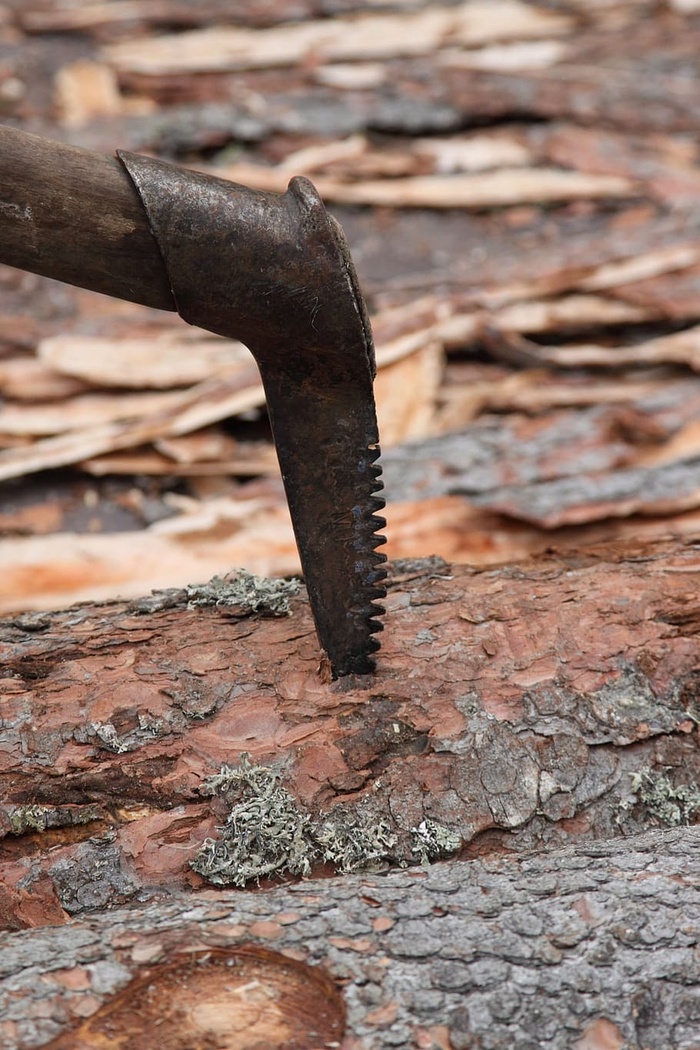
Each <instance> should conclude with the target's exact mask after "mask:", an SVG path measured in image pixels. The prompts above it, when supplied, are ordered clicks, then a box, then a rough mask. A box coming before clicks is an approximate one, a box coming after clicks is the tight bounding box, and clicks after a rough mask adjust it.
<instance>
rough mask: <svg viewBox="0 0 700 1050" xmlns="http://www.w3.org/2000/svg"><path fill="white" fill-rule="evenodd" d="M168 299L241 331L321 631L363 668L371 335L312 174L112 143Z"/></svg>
mask: <svg viewBox="0 0 700 1050" xmlns="http://www.w3.org/2000/svg"><path fill="white" fill-rule="evenodd" d="M118 156H119V159H120V160H121V162H122V164H123V165H124V167H125V168H126V170H127V172H128V173H129V176H130V177H131V179H132V180H133V183H134V186H135V187H136V189H137V191H138V194H139V196H140V198H141V201H142V202H143V206H144V208H145V211H146V214H147V216H148V220H149V224H150V228H151V231H152V233H153V236H154V237H155V239H156V241H157V244H158V247H159V249H160V252H161V254H162V257H163V261H164V264H165V269H166V271H167V275H168V279H169V281H170V285H171V288H172V293H173V297H174V300H175V304H176V307H177V310H178V312H179V314H180V315H181V317H183V318H184V319H185V320H186V321H188V322H189V323H190V324H194V325H198V326H199V327H201V328H205V329H207V330H209V331H211V332H215V333H217V334H219V335H222V336H226V337H228V338H235V339H239V340H241V342H243V343H245V344H246V346H248V347H249V349H250V350H251V352H252V353H253V355H254V357H255V359H256V361H257V363H258V366H259V368H260V372H261V375H262V380H263V384H264V387H265V393H266V397H267V403H268V409H269V414H270V421H271V425H272V432H273V437H274V440H275V446H276V448H277V455H278V458H279V461H280V467H281V470H282V477H283V479H284V485H285V491H286V494H287V499H288V502H289V508H290V513H291V517H292V523H293V526H294V532H295V536H296V540H297V546H298V548H299V555H300V559H301V564H302V569H303V572H304V577H305V580H306V585H307V589H308V592H309V600H310V603H311V609H312V612H313V616H314V621H315V624H316V630H317V633H318V637H319V641H320V644H321V646H322V648H323V650H324V652H325V653H326V655H327V657H328V660H329V661H330V665H331V670H332V674H333V676H334V677H339V676H342V675H346V674H367V673H369V672H371V671H372V670H373V669H374V659H373V653H375V652H376V651H377V650H378V649H379V642H378V641H377V639H375V638H374V637H373V635H374V634H375V633H376V632H377V631H380V630H381V629H382V624H381V622H380V621H379V620H378V619H377V617H378V616H379V615H381V614H382V613H383V612H384V610H383V608H382V606H381V605H379V604H378V602H379V601H380V600H381V599H382V598H383V597H385V595H386V591H385V588H384V586H383V583H384V580H385V578H386V569H385V567H384V564H383V563H384V562H385V560H386V558H385V555H384V554H382V553H381V552H379V551H378V550H377V547H379V546H381V544H383V543H384V542H385V541H384V537H383V536H381V535H378V530H379V529H381V528H383V527H384V525H385V521H384V519H383V518H381V517H380V516H379V515H378V511H380V510H381V509H382V507H383V506H384V500H383V498H382V497H381V496H379V495H378V493H379V491H380V490H381V489H382V487H383V486H382V482H381V480H380V474H381V468H380V467H379V464H378V462H377V461H378V459H379V434H378V430H377V419H376V413H375V405H374V394H373V386H372V384H373V379H374V374H375V361H374V346H373V342H372V333H371V328H370V324H369V319H368V317H367V313H366V310H365V305H364V301H363V298H362V294H361V292H360V289H359V285H358V281H357V276H356V274H355V269H354V266H353V263H352V260H351V258H350V253H349V250H348V247H347V244H346V241H345V237H344V235H343V232H342V230H341V228H340V226H339V225H338V223H337V222H336V221H335V220H334V219H333V218H332V217H331V216H330V215H329V214H328V213H327V211H326V209H325V207H324V206H323V203H322V201H321V199H320V197H319V196H318V193H317V192H316V190H315V188H314V186H313V185H312V184H311V183H310V182H309V181H308V180H307V179H304V178H295V179H292V181H291V182H290V184H289V188H288V190H287V192H286V193H284V194H282V195H275V194H269V193H261V192H258V191H255V190H251V189H249V188H248V187H245V186H240V185H237V184H236V183H231V182H227V181H224V180H223V179H217V178H214V177H211V176H208V175H203V174H200V173H198V172H193V171H189V170H184V169H181V168H178V167H175V166H174V165H171V164H167V163H165V162H163V161H158V160H153V159H151V158H149V157H144V156H140V155H137V154H132V153H125V152H119V153H118Z"/></svg>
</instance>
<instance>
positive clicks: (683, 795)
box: [632, 769, 700, 828]
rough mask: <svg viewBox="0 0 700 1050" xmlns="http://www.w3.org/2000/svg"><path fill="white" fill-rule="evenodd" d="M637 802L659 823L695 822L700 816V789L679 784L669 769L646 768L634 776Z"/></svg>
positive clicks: (675, 824)
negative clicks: (656, 770)
mask: <svg viewBox="0 0 700 1050" xmlns="http://www.w3.org/2000/svg"><path fill="white" fill-rule="evenodd" d="M632 791H633V793H634V795H635V802H636V804H638V805H643V806H644V807H645V809H646V810H647V812H648V813H649V815H650V816H651V817H652V818H653V819H654V820H655V821H657V822H658V823H660V824H666V825H667V826H668V827H671V828H675V827H679V826H680V825H682V824H691V823H692V822H693V820H694V819H695V818H696V817H698V816H699V815H700V791H698V789H697V788H696V787H691V786H690V785H688V784H679V785H678V786H675V785H674V784H673V783H672V782H671V780H670V779H669V777H668V775H667V773H666V771H665V770H664V771H661V772H659V773H656V772H654V770H652V769H642V770H640V771H639V772H638V773H635V774H634V775H633V776H632Z"/></svg>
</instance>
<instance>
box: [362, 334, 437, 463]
mask: <svg viewBox="0 0 700 1050" xmlns="http://www.w3.org/2000/svg"><path fill="white" fill-rule="evenodd" d="M444 364H445V355H444V352H443V349H442V346H441V344H440V343H437V342H433V343H430V342H428V343H426V344H425V346H423V347H422V348H421V349H420V350H418V351H416V353H413V354H410V355H409V356H407V357H404V358H400V359H399V360H397V361H395V362H394V363H393V364H390V365H387V366H386V367H385V368H382V369H380V370H379V372H378V373H377V379H376V382H375V388H374V391H375V397H376V401H377V418H378V421H379V433H380V434H381V439H382V447H384V448H389V447H390V446H391V445H397V444H400V443H401V442H403V441H415V440H417V439H418V438H421V437H424V436H426V435H427V434H429V433H431V430H432V421H433V417H434V414H435V405H436V402H437V395H438V390H439V388H440V382H441V379H442V373H443V370H444Z"/></svg>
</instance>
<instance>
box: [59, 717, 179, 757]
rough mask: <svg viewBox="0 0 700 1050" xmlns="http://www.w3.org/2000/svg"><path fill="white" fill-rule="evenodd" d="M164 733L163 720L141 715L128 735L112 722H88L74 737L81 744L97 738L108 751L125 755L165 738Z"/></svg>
mask: <svg viewBox="0 0 700 1050" xmlns="http://www.w3.org/2000/svg"><path fill="white" fill-rule="evenodd" d="M163 733H164V725H163V721H162V719H160V718H151V717H150V716H149V715H142V714H139V715H138V723H137V725H136V726H135V727H134V728H133V729H132V730H129V731H128V732H126V733H120V732H119V731H118V730H117V728H116V726H114V725H113V724H112V722H88V723H86V725H85V727H84V728H82V727H81V728H78V729H77V730H76V731H75V732H74V734H73V736H74V738H75V740H77V741H78V743H81V744H83V743H87V742H89V741H90V739H92V738H95V737H97V739H98V740H99V741H100V744H101V746H102V747H103V748H104V749H105V750H106V751H113V752H114V754H116V755H123V754H126V752H128V751H137V750H138V748H140V747H143V746H144V744H148V743H150V742H151V741H152V740H157V739H158V737H160V736H163Z"/></svg>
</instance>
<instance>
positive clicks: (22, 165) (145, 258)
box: [0, 125, 175, 310]
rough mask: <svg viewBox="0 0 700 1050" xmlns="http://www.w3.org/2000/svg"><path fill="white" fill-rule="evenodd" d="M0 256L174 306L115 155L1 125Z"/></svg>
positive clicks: (137, 299) (123, 295) (94, 287)
mask: <svg viewBox="0 0 700 1050" xmlns="http://www.w3.org/2000/svg"><path fill="white" fill-rule="evenodd" d="M0 262H2V263H6V264H7V265H9V266H16V267H18V268H19V269H21V270H29V271H31V272H32V273H38V274H41V275H42V276H44V277H53V278H55V279H56V280H58V281H63V282H65V283H66V284H74V285H78V286H79V287H81V288H89V289H90V290H91V291H95V292H103V293H104V294H106V295H112V296H115V297H116V298H118V299H127V300H129V301H130V302H134V303H142V304H143V305H144V306H154V307H157V308H158V309H160V310H174V309H175V302H174V300H173V297H172V293H171V291H170V284H169V282H168V277H167V274H166V271H165V266H164V264H163V260H162V257H161V254H160V251H159V248H158V245H157V243H156V240H155V238H154V236H153V234H152V233H151V229H150V226H149V224H148V217H147V216H146V214H145V212H144V210H143V205H142V204H141V201H140V199H139V196H138V193H137V192H136V190H135V188H134V185H133V182H132V181H131V179H130V178H129V176H128V174H127V172H126V171H125V170H124V168H123V166H122V165H121V164H120V163H119V161H118V160H117V159H116V158H114V159H112V158H111V157H105V156H102V154H100V153H93V152H91V151H90V150H84V149H77V148H75V147H74V146H66V145H64V144H63V143H58V142H52V141H49V140H46V139H43V138H39V137H38V136H36V135H29V134H27V133H26V132H24V131H18V130H17V129H15V128H11V127H8V126H7V125H0Z"/></svg>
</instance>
